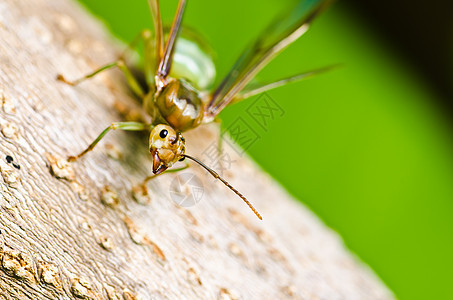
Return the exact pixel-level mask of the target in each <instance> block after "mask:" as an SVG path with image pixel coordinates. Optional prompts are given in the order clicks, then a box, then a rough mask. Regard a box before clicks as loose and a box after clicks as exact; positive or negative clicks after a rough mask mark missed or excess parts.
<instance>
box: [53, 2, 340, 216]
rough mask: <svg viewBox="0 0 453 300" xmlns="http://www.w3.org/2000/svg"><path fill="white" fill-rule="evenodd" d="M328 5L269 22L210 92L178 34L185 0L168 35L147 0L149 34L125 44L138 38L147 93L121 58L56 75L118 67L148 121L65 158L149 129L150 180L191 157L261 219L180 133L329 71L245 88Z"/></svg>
mask: <svg viewBox="0 0 453 300" xmlns="http://www.w3.org/2000/svg"><path fill="white" fill-rule="evenodd" d="M330 2H331V1H330V0H305V1H302V2H301V3H300V4H299V5H298V6H297V7H296V8H295V9H293V10H292V12H291V13H290V14H288V15H285V16H284V17H281V18H279V19H278V20H277V21H276V22H273V23H271V24H270V26H269V27H268V28H267V29H266V30H265V31H264V32H263V34H262V35H260V36H259V37H258V38H257V39H256V40H255V42H254V43H252V44H251V46H250V47H248V48H246V49H245V50H244V51H243V53H242V54H241V55H240V57H239V59H238V60H237V61H236V63H235V64H234V66H233V68H232V69H231V71H230V72H229V73H228V74H227V75H226V76H225V78H224V79H223V80H222V81H221V83H220V84H219V85H218V86H217V87H216V88H215V89H209V88H208V86H209V83H210V82H213V79H214V75H213V74H215V70H213V67H212V66H213V63H212V60H210V58H209V56H208V55H207V54H206V53H205V52H203V50H201V49H202V48H201V47H199V46H200V45H199V44H197V43H196V42H191V41H190V40H188V39H186V38H184V37H183V36H181V34H180V31H181V21H182V17H183V13H184V8H185V6H186V0H180V1H179V3H178V8H177V12H176V14H175V17H174V20H173V23H172V25H171V28H170V30H169V32H168V33H167V34H166V33H165V32H164V31H163V26H162V21H161V16H160V9H159V1H158V0H148V4H149V7H150V10H151V14H152V18H153V24H154V34H152V32H151V31H149V30H144V31H143V32H141V34H140V35H139V36H138V38H137V39H136V40H134V42H133V43H131V45H130V48H133V47H135V44H136V42H137V41H140V40H142V41H143V42H144V51H145V62H144V73H145V78H146V83H147V86H148V90H149V91H148V92H145V91H144V89H143V88H142V87H141V85H140V84H139V83H138V81H137V79H136V78H135V77H134V76H133V74H132V72H131V71H130V70H129V68H128V67H127V66H126V64H125V63H124V58H123V57H122V56H121V57H120V58H119V59H118V60H116V61H114V62H112V63H110V64H107V65H105V66H103V67H100V68H99V69H97V70H95V71H94V72H92V73H90V74H88V75H86V76H84V77H82V78H80V79H78V80H75V81H68V80H66V79H65V78H64V77H63V76H62V75H58V79H59V80H61V81H63V82H65V83H67V84H70V85H76V84H79V83H80V82H82V81H84V80H86V79H88V78H91V77H93V76H95V75H96V74H98V73H100V72H102V71H104V70H107V69H109V68H112V67H118V68H119V69H121V70H122V71H123V73H124V74H125V77H126V80H127V81H128V84H129V85H130V87H131V89H132V90H133V92H134V93H135V94H137V96H139V97H140V98H141V99H142V100H143V108H144V110H145V111H146V112H147V113H148V114H149V115H150V116H151V119H152V120H153V121H152V123H151V124H145V123H141V122H117V123H112V124H111V125H110V126H109V127H107V128H106V129H105V130H104V131H103V132H102V133H101V134H100V135H99V136H98V137H97V138H96V139H95V140H94V141H93V142H92V143H91V144H90V145H89V146H88V147H87V148H86V149H85V150H84V151H82V152H81V153H80V154H78V155H76V156H70V157H69V158H68V160H69V161H75V160H76V159H78V158H80V157H82V156H83V155H85V154H86V153H87V152H89V151H91V150H92V149H93V148H94V147H95V146H96V144H97V143H98V142H99V141H100V140H101V139H102V138H103V137H104V136H105V135H106V134H107V133H108V132H109V131H110V130H114V129H122V130H130V131H141V130H149V131H150V136H149V151H150V153H151V156H152V159H153V166H152V171H153V174H154V176H157V175H159V174H162V173H163V172H165V171H166V170H167V169H169V168H170V167H172V166H173V165H174V164H175V163H176V162H178V161H182V160H184V159H186V158H187V159H190V160H192V161H194V162H196V163H197V164H199V165H200V166H201V167H203V168H204V169H206V170H207V171H208V172H209V173H210V174H211V175H212V176H214V177H215V178H217V179H219V180H220V181H221V182H222V183H223V184H225V185H226V186H227V187H228V188H229V189H231V190H232V191H233V192H234V193H236V195H238V196H239V197H240V198H241V199H242V200H243V201H244V202H245V203H246V204H247V205H248V206H249V207H250V209H251V210H252V211H253V212H254V213H255V215H256V216H257V217H258V218H259V219H262V217H261V215H260V214H259V213H258V211H257V210H256V209H255V208H254V207H253V206H252V204H251V203H250V202H249V201H248V200H247V199H246V197H244V196H243V195H242V194H241V193H240V192H239V191H237V190H236V189H235V188H234V187H233V186H231V185H230V184H229V183H228V182H227V181H226V180H225V179H223V178H222V177H220V176H219V175H218V174H217V173H216V172H215V171H214V170H212V169H211V168H209V167H208V166H206V165H205V164H204V163H202V162H201V161H200V160H198V159H197V158H195V157H192V156H190V155H188V154H186V153H185V151H186V148H185V140H184V137H183V135H182V133H183V132H185V131H187V130H190V129H194V128H196V127H198V126H200V125H201V124H204V123H209V122H212V121H214V120H215V119H216V118H217V117H218V115H219V113H220V112H221V111H222V110H223V109H224V108H225V107H227V106H228V105H230V104H232V103H235V102H238V101H241V100H243V99H246V98H249V97H251V96H253V95H257V94H259V93H262V92H264V91H267V90H270V89H273V88H277V87H280V86H283V85H285V84H288V83H290V82H294V81H298V80H302V79H305V78H308V77H311V76H313V75H315V74H318V73H321V72H324V71H326V70H328V69H330V68H332V67H326V68H321V69H318V70H313V71H310V72H305V73H301V74H297V75H295V76H291V77H288V78H284V79H280V80H277V81H274V82H270V83H264V84H260V85H253V86H252V85H251V84H250V81H251V80H252V79H253V78H254V77H255V75H256V74H257V73H258V72H259V71H260V70H261V69H262V68H263V67H264V66H265V65H266V64H267V63H268V62H269V61H271V60H272V59H273V58H274V57H275V56H276V55H277V54H279V53H280V52H281V51H282V50H283V49H285V48H286V47H287V46H288V45H290V44H291V43H292V42H294V41H295V40H297V39H298V38H299V37H300V36H301V35H303V34H304V33H305V32H306V31H307V30H308V27H309V25H310V24H311V22H312V21H313V19H314V18H315V17H316V16H317V15H318V14H320V13H321V12H322V11H323V10H324V9H325V8H326V7H327V6H328V5H329V4H330ZM165 37H166V39H165ZM164 39H165V41H164ZM178 41H179V42H180V43H189V44H187V45H188V46H191V47H192V48H193V47H195V48H193V49H197V48H196V47H197V46H198V50H193V51H185V50H184V47H176V44H177V43H178ZM190 43H192V44H190ZM186 48H187V47H186ZM187 52H190V53H191V54H190V55H192V56H190V55H188V54H187ZM178 57H182V58H183V59H182V61H181V59H180V61H177V60H178V59H177V58H178ZM184 60H185V61H184ZM188 61H190V63H191V65H195V66H197V67H198V72H197V71H193V70H188V69H189V68H185V69H184V67H185V66H186V67H187V65H188V64H187V62H188ZM174 69H179V73H181V74H182V75H181V74H180V75H178V74H176V73H178V71H175V70H174ZM195 69H196V68H195ZM181 70H182V71H181ZM151 177H152V176H150V177H148V178H151ZM145 180H146V179H145Z"/></svg>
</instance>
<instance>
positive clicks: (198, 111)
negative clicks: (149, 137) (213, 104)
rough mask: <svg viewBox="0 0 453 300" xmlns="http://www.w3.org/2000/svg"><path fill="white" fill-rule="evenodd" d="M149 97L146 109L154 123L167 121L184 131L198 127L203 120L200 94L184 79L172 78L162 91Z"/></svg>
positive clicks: (176, 128)
mask: <svg viewBox="0 0 453 300" xmlns="http://www.w3.org/2000/svg"><path fill="white" fill-rule="evenodd" d="M148 97H149V99H146V100H145V109H146V111H147V112H148V114H149V115H150V116H151V117H152V118H153V123H154V124H158V123H167V124H169V125H170V126H171V127H173V128H174V129H175V130H176V131H180V132H182V131H186V130H189V129H192V128H195V127H197V126H198V125H200V124H201V122H202V120H203V115H204V109H203V103H202V100H201V97H200V94H199V92H198V91H197V90H196V89H195V88H194V87H192V85H191V84H190V83H189V82H187V81H185V80H183V79H173V78H170V79H169V80H168V82H167V83H166V84H165V85H164V86H163V87H162V89H161V90H160V91H158V92H156V93H155V94H154V93H152V94H151V95H148V96H147V98H148ZM151 97H152V98H151Z"/></svg>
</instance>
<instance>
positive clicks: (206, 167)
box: [182, 154, 263, 220]
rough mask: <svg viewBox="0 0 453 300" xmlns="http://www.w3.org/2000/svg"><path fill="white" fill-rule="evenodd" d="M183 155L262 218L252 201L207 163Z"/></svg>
mask: <svg viewBox="0 0 453 300" xmlns="http://www.w3.org/2000/svg"><path fill="white" fill-rule="evenodd" d="M182 156H183V157H187V158H189V159H191V160H193V161H194V162H196V163H197V164H199V165H200V166H202V167H203V168H205V169H206V171H208V172H209V173H210V174H211V175H212V176H214V178H216V179H218V180H220V181H221V182H223V184H224V185H226V186H227V187H228V188H229V189H230V190H232V191H233V192H234V193H235V194H236V195H238V196H239V197H240V198H241V199H242V200H244V202H245V203H246V204H247V205H248V206H249V207H250V209H251V210H252V211H253V212H254V213H255V215H256V216H257V217H258V219H260V220H262V219H263V218H262V217H261V215H260V213H259V212H258V211H257V210H256V209H255V208H254V207H253V205H252V203H250V201H249V200H247V198H245V197H244V195H242V194H241V193H240V192H239V191H238V190H236V189H235V188H234V187H233V186H232V185H231V184H229V183H228V182H227V181H226V180H225V179H223V178H222V177H220V175H219V174H217V172H216V171H214V170H213V169H211V168H210V167H208V166H207V165H205V164H204V163H202V162H201V161H199V160H198V159H196V158H195V157H192V156H189V155H187V154H183V155H182Z"/></svg>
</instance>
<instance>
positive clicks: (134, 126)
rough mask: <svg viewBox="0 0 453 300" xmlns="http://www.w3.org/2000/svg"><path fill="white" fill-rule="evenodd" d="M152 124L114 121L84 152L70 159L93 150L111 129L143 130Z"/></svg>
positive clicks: (73, 159) (69, 158)
mask: <svg viewBox="0 0 453 300" xmlns="http://www.w3.org/2000/svg"><path fill="white" fill-rule="evenodd" d="M149 128H150V125H147V124H144V123H138V122H116V123H112V124H111V125H110V126H109V127H107V128H106V129H104V131H102V132H101V134H100V135H99V136H98V137H97V138H96V139H95V140H94V141H93V142H92V143H91V144H90V145H89V146H88V147H87V148H86V149H85V150H83V151H82V152H80V153H79V154H78V155H76V156H69V157H68V161H69V162H73V161H75V160H77V159H78V158H80V157H82V156H83V155H85V154H87V153H88V152H89V151H91V150H93V148H94V147H95V146H96V145H97V143H99V142H100V141H101V140H102V138H103V137H104V136H105V135H106V134H107V133H108V132H109V131H110V130H115V129H121V130H127V131H142V130H146V129H149Z"/></svg>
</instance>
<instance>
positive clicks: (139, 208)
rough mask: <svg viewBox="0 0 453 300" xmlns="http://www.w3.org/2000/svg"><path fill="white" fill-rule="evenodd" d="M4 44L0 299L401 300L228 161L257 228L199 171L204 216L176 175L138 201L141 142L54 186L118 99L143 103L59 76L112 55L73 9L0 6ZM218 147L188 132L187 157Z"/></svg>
mask: <svg viewBox="0 0 453 300" xmlns="http://www.w3.org/2000/svg"><path fill="white" fill-rule="evenodd" d="M0 39H1V43H0V61H1V68H0V96H1V97H2V103H1V104H2V107H1V113H0V116H1V119H0V126H1V140H2V142H1V145H0V153H1V155H2V156H1V158H0V169H1V175H2V178H1V179H0V228H1V235H0V238H1V239H0V241H1V248H0V259H1V264H0V295H1V297H0V298H1V299H80V298H82V299H216V298H222V299H229V298H231V299H234V298H239V299H284V298H290V299H291V298H294V299H391V298H393V295H392V294H391V292H389V290H388V289H387V288H386V287H385V286H384V285H383V284H382V282H380V280H379V279H378V278H377V277H376V276H375V275H374V274H373V272H372V271H370V270H369V269H368V268H367V267H366V266H365V265H364V264H363V263H361V262H360V261H358V260H357V259H356V258H355V257H354V255H351V254H350V253H348V251H347V250H345V248H344V245H343V243H342V240H341V239H340V238H339V237H338V235H337V234H335V233H334V232H332V231H331V230H329V229H328V228H326V227H325V226H324V225H323V224H322V223H321V222H320V221H319V220H318V219H317V218H316V217H315V216H314V215H313V214H312V213H311V212H309V211H308V210H307V209H306V208H305V207H303V206H302V205H301V204H299V203H297V202H296V201H295V200H294V199H292V198H291V197H290V196H289V195H288V194H287V193H286V192H285V191H284V190H283V189H282V188H281V187H280V186H278V184H276V183H275V182H274V181H273V180H272V179H271V178H270V177H269V176H268V175H266V174H263V172H262V171H261V170H260V169H259V168H258V167H257V166H256V165H255V164H254V163H252V162H251V161H250V159H248V158H246V157H240V156H239V155H237V154H235V153H234V151H233V152H231V155H232V156H233V157H234V160H235V164H234V168H233V169H229V170H228V171H227V172H225V174H224V175H225V176H226V177H227V178H228V179H229V180H230V181H231V183H232V184H233V185H234V186H235V187H237V188H238V189H239V190H240V191H242V192H243V193H244V194H245V195H247V196H248V198H249V199H250V200H252V202H253V203H254V204H255V207H256V208H257V209H258V210H259V211H260V212H261V214H262V215H263V217H264V220H263V221H259V220H258V219H257V218H256V217H255V216H254V215H253V214H252V213H251V211H249V209H248V208H247V207H246V206H245V205H244V204H243V203H242V201H241V200H240V199H239V198H237V197H236V196H235V195H234V194H233V193H232V192H231V191H229V190H228V189H226V188H225V187H224V186H223V185H222V184H221V183H220V182H215V181H214V180H213V179H212V178H211V177H210V176H209V175H208V174H207V173H206V172H205V171H204V170H202V169H201V168H199V167H197V166H192V167H191V168H190V172H191V173H192V174H194V175H195V176H196V177H197V178H199V180H200V181H201V183H202V186H203V188H204V196H203V199H202V201H201V202H200V203H198V204H197V205H195V206H193V207H190V208H183V207H181V206H178V205H177V204H175V203H174V201H172V200H171V197H170V190H171V188H170V184H171V182H172V180H174V178H176V174H167V175H165V176H162V177H160V178H158V179H156V180H155V181H153V182H151V183H150V184H149V185H148V190H149V193H150V201H149V202H148V203H145V204H143V203H142V204H140V203H138V202H137V201H136V200H135V199H134V197H133V193H132V190H133V187H134V186H135V185H137V183H139V182H140V181H141V180H142V179H143V178H144V177H145V176H147V175H149V172H150V170H151V158H150V155H149V154H148V151H147V137H146V136H145V135H141V134H136V133H126V132H113V133H111V134H109V135H108V136H107V137H106V139H105V141H103V142H102V143H101V144H100V145H99V147H98V148H96V149H95V151H93V152H91V153H89V154H88V155H87V156H86V157H84V158H83V159H81V160H79V161H77V162H75V163H74V164H72V165H70V166H67V167H65V169H63V170H58V169H55V172H56V173H58V174H59V176H62V177H66V179H57V178H56V176H54V175H52V174H51V172H50V169H51V168H52V167H53V168H56V167H57V165H58V164H60V166H61V164H62V161H60V162H57V163H55V162H54V161H53V160H54V158H58V157H63V158H64V157H66V156H67V155H70V154H75V153H77V152H79V151H80V150H81V149H83V148H84V147H85V146H86V145H87V144H88V143H89V142H91V141H92V139H93V138H94V137H95V136H96V135H97V134H99V133H100V132H101V131H102V130H103V129H104V128H105V127H106V126H108V125H109V124H110V123H111V122H113V121H120V120H121V116H120V114H119V113H118V111H117V110H116V109H115V108H114V107H115V106H114V103H115V102H117V101H121V102H122V103H125V104H126V105H133V104H134V103H136V102H135V100H134V99H132V98H131V97H130V95H129V93H128V92H127V88H126V87H125V83H124V80H122V77H121V75H120V74H119V73H118V72H117V71H115V72H108V73H106V74H101V75H99V76H98V77H96V78H95V79H93V80H90V81H88V82H85V83H83V84H82V85H80V86H79V87H76V88H74V87H70V86H67V85H64V84H62V83H60V82H57V81H56V80H55V76H56V75H57V74H58V73H63V74H65V75H67V77H69V78H74V77H77V76H80V75H82V74H85V73H86V72H87V71H89V70H92V69H93V68H95V67H97V66H99V65H101V64H104V63H107V62H110V61H111V60H112V59H113V58H114V57H115V53H117V51H116V50H114V47H113V46H112V42H111V38H110V37H109V36H108V35H107V34H105V31H104V29H103V28H102V26H101V25H100V24H99V23H98V22H96V21H93V19H92V17H90V16H88V15H87V13H86V12H85V11H83V10H82V9H81V8H80V7H79V6H78V5H76V4H75V3H73V2H70V1H66V0H2V1H0ZM115 49H117V48H115ZM216 136H217V128H216V126H213V125H212V126H211V125H210V126H207V127H204V128H199V129H197V130H194V131H193V132H190V133H188V134H186V140H187V141H188V153H191V154H193V155H198V156H200V155H202V152H203V149H206V147H208V146H209V144H210V143H212V141H214V140H215V138H216ZM109 144H110V145H114V148H113V149H112V148H108V147H106V145H109ZM7 155H10V156H11V157H12V158H13V159H14V161H13V162H7V161H6V156H7ZM118 155H119V156H120V157H119V158H118V157H117V158H116V159H115V158H114V156H118ZM13 163H14V164H16V165H13ZM19 166H20V169H19V168H18V167H19ZM71 171H73V172H74V174H71ZM65 172H66V174H65ZM106 186H108V187H109V188H110V190H111V192H108V191H107V190H106ZM115 193H117V195H118V198H117V199H116V198H115V197H114V196H115V195H114V194H115ZM138 198H140V197H138ZM139 200H140V199H139ZM146 200H147V199H141V201H146Z"/></svg>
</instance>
